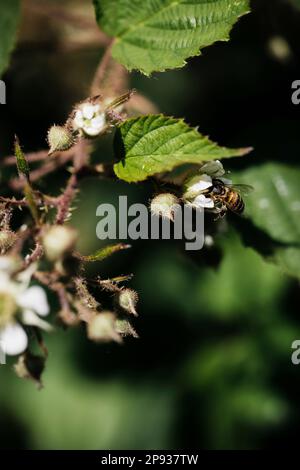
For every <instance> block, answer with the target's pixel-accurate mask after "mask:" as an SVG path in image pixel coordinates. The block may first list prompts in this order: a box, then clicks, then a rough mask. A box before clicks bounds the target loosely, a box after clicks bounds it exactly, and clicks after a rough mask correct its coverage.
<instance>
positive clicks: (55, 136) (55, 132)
mask: <svg viewBox="0 0 300 470" xmlns="http://www.w3.org/2000/svg"><path fill="white" fill-rule="evenodd" d="M74 143H75V139H74V136H73V134H72V132H71V131H70V130H69V129H68V128H67V127H63V126H52V127H51V128H50V129H49V132H48V144H49V147H50V150H49V155H52V154H53V153H54V152H58V151H64V150H69V149H70V148H71V147H73V145H74Z"/></svg>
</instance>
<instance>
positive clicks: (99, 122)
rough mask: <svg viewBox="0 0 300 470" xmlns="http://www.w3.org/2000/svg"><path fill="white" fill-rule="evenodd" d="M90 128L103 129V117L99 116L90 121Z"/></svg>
mask: <svg viewBox="0 0 300 470" xmlns="http://www.w3.org/2000/svg"><path fill="white" fill-rule="evenodd" d="M91 126H92V127H94V128H101V129H102V128H103V127H104V126H105V115H104V114H99V115H98V116H96V117H95V118H93V119H92V120H91Z"/></svg>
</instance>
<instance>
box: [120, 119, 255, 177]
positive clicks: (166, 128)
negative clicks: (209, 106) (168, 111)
mask: <svg viewBox="0 0 300 470" xmlns="http://www.w3.org/2000/svg"><path fill="white" fill-rule="evenodd" d="M115 150H116V157H117V158H118V159H119V160H120V161H119V162H118V163H117V164H115V165H114V170H115V173H116V175H117V176H118V177H119V178H120V179H123V180H125V181H128V182H137V181H143V180H145V179H146V178H148V177H149V176H152V175H154V174H156V173H161V172H166V171H171V170H172V169H173V168H175V167H177V166H179V165H183V164H185V163H202V162H203V161H208V160H216V159H222V158H230V157H234V156H242V155H245V154H247V153H248V152H249V151H250V150H251V149H249V148H242V149H241V148H239V149H229V148H225V147H219V146H218V145H217V144H215V143H214V142H212V141H210V140H209V139H208V138H207V137H205V136H203V135H201V134H200V133H199V132H197V130H196V129H193V128H191V127H189V126H188V125H187V124H186V123H185V122H184V121H183V120H181V119H174V118H172V117H167V116H163V115H161V114H158V115H148V116H142V117H138V118H133V119H128V120H127V121H125V122H124V123H123V124H121V125H120V127H119V129H118V131H117V132H116V138H115Z"/></svg>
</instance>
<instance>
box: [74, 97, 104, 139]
mask: <svg viewBox="0 0 300 470" xmlns="http://www.w3.org/2000/svg"><path fill="white" fill-rule="evenodd" d="M105 127H106V117H105V112H104V110H103V109H102V107H101V105H100V104H92V103H88V102H86V103H82V104H81V105H79V106H78V108H77V111H76V113H75V117H74V119H73V129H74V130H77V131H79V132H81V133H83V134H85V135H87V136H89V137H95V136H97V135H99V134H100V133H101V132H102V131H103V130H104V129H105Z"/></svg>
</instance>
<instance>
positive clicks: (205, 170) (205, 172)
mask: <svg viewBox="0 0 300 470" xmlns="http://www.w3.org/2000/svg"><path fill="white" fill-rule="evenodd" d="M224 174H225V170H224V168H223V165H222V163H221V162H220V161H219V160H215V161H212V162H207V163H205V164H204V165H203V166H202V167H201V168H200V171H199V173H198V174H197V175H195V176H192V177H191V178H189V179H188V180H187V181H186V183H185V185H184V194H183V199H184V200H185V201H186V202H187V203H188V204H190V205H192V206H194V207H196V208H197V207H198V208H205V209H213V208H214V201H213V199H212V198H211V197H209V195H208V194H207V193H208V189H209V188H212V187H213V179H215V178H217V179H219V180H221V181H223V182H224V184H228V183H231V181H230V180H228V179H225V178H222V176H223V175H224Z"/></svg>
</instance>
